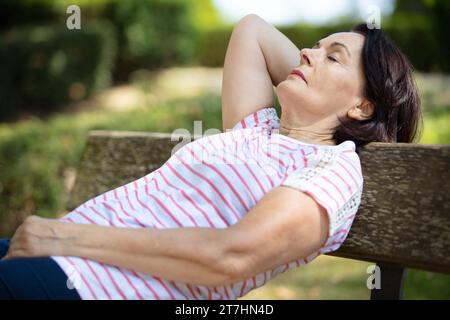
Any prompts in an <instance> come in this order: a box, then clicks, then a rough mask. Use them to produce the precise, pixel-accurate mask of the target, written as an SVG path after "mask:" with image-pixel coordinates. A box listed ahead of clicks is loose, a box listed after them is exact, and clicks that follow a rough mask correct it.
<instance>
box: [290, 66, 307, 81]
mask: <svg viewBox="0 0 450 320" xmlns="http://www.w3.org/2000/svg"><path fill="white" fill-rule="evenodd" d="M291 74H293V75H296V76H299V77H300V78H302V79H303V81H305V82H306V83H308V82H307V81H306V78H305V75H304V74H303V72H301V71H300V70H298V69H294V70H292V72H291Z"/></svg>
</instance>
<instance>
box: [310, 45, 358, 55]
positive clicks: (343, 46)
mask: <svg viewBox="0 0 450 320" xmlns="http://www.w3.org/2000/svg"><path fill="white" fill-rule="evenodd" d="M314 47H318V48H320V41H318V42H317V43H316V44H315V45H314ZM330 47H331V48H332V47H342V48H344V49H345V51H346V52H347V54H348V56H349V57H351V56H352V55H351V54H350V50H348V47H347V46H346V45H345V44H343V43H341V42H333V43H332V44H330Z"/></svg>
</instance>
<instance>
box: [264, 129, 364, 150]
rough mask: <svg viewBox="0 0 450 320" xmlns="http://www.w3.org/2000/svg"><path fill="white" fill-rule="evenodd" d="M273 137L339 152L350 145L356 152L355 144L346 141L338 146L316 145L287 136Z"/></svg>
mask: <svg viewBox="0 0 450 320" xmlns="http://www.w3.org/2000/svg"><path fill="white" fill-rule="evenodd" d="M272 135H277V136H280V137H283V138H284V139H287V140H289V141H291V142H293V143H296V144H300V145H306V146H312V147H316V148H328V149H332V150H337V149H343V148H344V147H346V146H347V145H348V146H349V147H350V149H351V150H352V151H355V143H354V142H353V141H351V140H345V141H343V142H341V143H340V144H337V145H325V144H314V143H307V142H303V141H301V140H298V139H294V138H292V137H289V136H286V135H284V134H281V133H272Z"/></svg>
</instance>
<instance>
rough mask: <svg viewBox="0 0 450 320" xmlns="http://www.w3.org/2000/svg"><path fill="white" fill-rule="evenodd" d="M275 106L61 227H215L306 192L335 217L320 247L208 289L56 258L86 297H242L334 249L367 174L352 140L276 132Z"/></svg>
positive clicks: (198, 143) (199, 143)
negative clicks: (281, 194) (327, 141)
mask: <svg viewBox="0 0 450 320" xmlns="http://www.w3.org/2000/svg"><path fill="white" fill-rule="evenodd" d="M279 124H280V119H279V118H278V116H277V113H276V110H275V109H274V108H272V107H270V108H264V109H261V110H258V111H257V112H255V113H253V114H250V115H248V116H247V117H245V118H244V119H242V120H241V121H240V122H239V123H237V124H236V125H235V126H234V127H233V128H232V130H230V131H227V132H224V133H219V134H214V135H209V136H204V137H202V138H200V139H197V140H194V141H193V142H190V143H188V144H186V145H184V146H183V147H181V148H180V149H178V150H177V151H176V152H175V153H174V154H173V155H172V156H171V157H170V158H169V160H167V162H166V163H165V164H164V165H163V166H161V167H160V168H159V169H157V170H155V171H153V172H152V173H150V174H148V175H146V176H144V177H141V178H139V179H137V180H135V181H132V182H130V183H128V184H125V185H123V186H121V187H118V188H116V189H113V190H110V191H108V192H105V193H103V194H101V195H98V196H96V197H94V198H92V199H90V200H88V201H87V202H85V203H84V204H82V205H80V206H79V207H78V208H76V209H74V210H73V211H71V212H69V213H68V214H67V215H65V216H64V217H62V218H61V220H62V221H67V222H73V223H83V224H97V225H103V226H113V227H129V228H177V227H211V228H226V227H228V226H230V225H232V224H235V223H237V222H238V221H239V220H240V219H242V217H244V216H245V214H246V213H247V212H248V211H249V210H250V209H251V208H252V207H253V206H254V205H255V204H256V203H257V202H258V201H259V200H260V199H261V198H262V197H263V196H264V195H265V194H266V193H267V192H269V191H270V190H271V189H273V188H274V187H278V186H287V187H291V188H295V189H298V190H300V191H303V192H306V193H307V194H309V195H311V196H312V197H313V198H314V199H315V200H316V201H317V202H318V203H319V204H320V205H322V206H323V207H324V208H325V209H326V210H327V213H328V215H329V220H330V228H329V238H328V239H327V241H326V243H325V245H324V247H322V248H321V249H320V250H319V251H317V252H315V253H314V254H312V255H310V256H308V257H304V258H302V259H299V260H296V261H291V262H290V263H287V264H284V265H280V266H279V267H277V268H276V269H273V270H267V271H266V272H262V273H260V274H257V275H255V276H253V277H251V278H249V279H246V280H244V281H240V282H238V283H233V284H232V285H228V286H217V287H207V286H199V285H193V284H188V283H181V282H175V281H168V280H166V279H162V278H159V277H154V276H152V275H148V274H143V273H139V272H135V271H132V270H128V269H124V268H119V267H115V266H111V265H107V264H104V263H99V262H96V261H93V260H89V259H85V258H79V257H63V256H53V257H52V258H53V259H54V260H55V261H56V262H57V263H58V264H59V265H60V266H61V268H62V269H63V270H64V271H65V273H66V274H67V275H68V277H69V279H70V280H71V281H72V283H73V285H74V286H75V288H76V290H77V291H78V293H79V295H80V297H81V298H82V299H237V298H239V297H241V296H243V295H245V294H246V293H247V292H249V291H250V290H252V289H255V288H257V287H260V286H262V285H263V284H265V283H266V282H267V281H269V280H270V279H271V278H273V277H275V276H276V275H278V274H280V273H283V272H285V271H286V270H288V269H291V268H294V267H299V266H301V265H304V264H306V263H308V262H310V261H311V260H313V259H314V258H315V257H317V256H318V255H320V254H322V253H326V252H331V251H335V250H337V249H338V248H339V247H340V245H341V244H342V243H343V241H344V240H345V238H346V237H347V234H348V231H349V229H350V226H351V224H352V222H353V219H354V217H355V214H356V212H357V210H358V207H359V204H360V199H361V194H362V187H363V177H362V172H361V166H360V160H359V157H358V155H357V153H356V152H355V144H354V142H353V141H350V140H348V141H345V142H343V143H341V144H339V145H333V146H332V145H327V146H325V145H314V144H308V143H303V142H301V141H299V140H296V139H293V138H290V137H287V136H285V135H281V134H278V133H277V132H278V129H279Z"/></svg>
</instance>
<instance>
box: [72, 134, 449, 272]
mask: <svg viewBox="0 0 450 320" xmlns="http://www.w3.org/2000/svg"><path fill="white" fill-rule="evenodd" d="M183 138H184V139H188V141H187V142H189V141H190V140H189V139H190V136H183ZM179 141H181V140H177V141H171V135H170V134H164V133H139V132H118V131H91V132H90V135H89V137H88V141H87V144H86V147H85V150H84V153H83V156H82V159H81V162H80V165H79V168H78V170H77V177H76V182H75V185H74V188H73V190H72V193H71V196H70V200H69V203H68V209H69V210H73V209H75V208H76V207H77V206H78V205H80V204H82V203H83V202H85V201H86V200H89V199H90V198H92V197H93V196H96V195H98V194H101V193H103V192H105V191H108V190H111V189H112V188H115V187H118V186H121V185H123V184H125V183H128V182H130V181H133V180H135V179H137V178H140V177H142V176H144V175H145V174H147V173H149V172H151V171H153V170H156V169H157V168H159V167H160V166H161V165H162V164H164V162H166V160H167V159H168V158H169V157H170V155H171V152H172V149H173V147H175V146H176V145H177V144H178V143H179ZM359 154H360V157H361V162H362V167H363V176H364V190H363V196H362V199H361V206H360V209H359V211H358V214H357V216H356V218H355V221H354V223H353V226H352V229H351V231H350V233H349V235H348V238H347V239H346V241H345V243H344V244H343V245H342V247H341V248H340V249H339V250H338V251H335V252H333V253H330V254H329V255H331V256H338V257H345V258H351V259H357V260H364V261H370V262H382V263H383V262H384V263H388V264H391V265H399V266H404V267H410V268H417V269H423V270H428V271H436V272H443V273H450V201H449V200H450V199H449V198H450V145H420V144H406V143H397V144H387V143H370V144H368V145H366V146H365V147H363V148H360V149H359Z"/></svg>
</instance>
